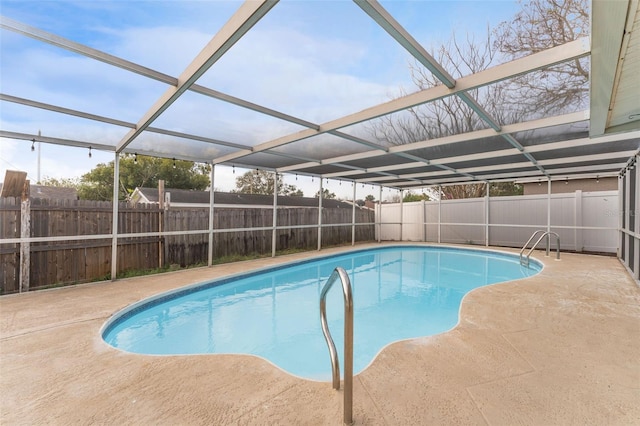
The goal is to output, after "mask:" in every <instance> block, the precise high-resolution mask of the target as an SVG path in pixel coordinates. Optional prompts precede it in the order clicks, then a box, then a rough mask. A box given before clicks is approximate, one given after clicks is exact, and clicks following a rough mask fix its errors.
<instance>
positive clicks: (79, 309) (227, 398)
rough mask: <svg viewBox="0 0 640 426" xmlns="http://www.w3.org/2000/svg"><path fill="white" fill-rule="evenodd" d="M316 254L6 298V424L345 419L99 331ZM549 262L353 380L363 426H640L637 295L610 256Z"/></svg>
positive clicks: (0, 358)
mask: <svg viewBox="0 0 640 426" xmlns="http://www.w3.org/2000/svg"><path fill="white" fill-rule="evenodd" d="M372 246H375V247H377V246H378V245H372ZM362 247H367V246H366V245H364V246H363V245H361V246H358V247H357V248H362ZM348 249H350V248H341V249H328V250H323V251H322V252H321V254H323V255H324V254H329V253H334V252H342V251H345V250H348ZM314 254H315V253H311V255H314ZM309 255H310V253H300V254H296V255H289V256H282V257H278V258H276V259H271V258H268V259H261V260H255V261H250V262H242V263H235V264H228V265H221V266H215V267H213V268H201V269H193V270H186V271H179V272H172V273H167V274H163V275H153V276H146V277H139V278H132V279H125V280H121V281H117V282H103V283H95V284H88V285H81V286H75V287H67V288H60V289H55V290H47V291H38V292H32V293H27V294H20V295H11V296H3V297H1V298H0V333H1V334H0V392H1V394H0V424H2V425H36V424H52V425H74V424H83V425H87V424H105V425H127V424H129V425H227V424H242V425H245V424H251V425H264V424H273V425H280V424H282V425H339V424H342V392H341V391H339V392H337V391H334V390H333V389H332V388H331V385H330V384H329V383H319V382H312V381H307V380H303V379H299V378H296V377H292V376H290V375H288V374H287V373H285V372H283V371H281V370H279V369H278V368H276V367H274V366H273V365H271V364H270V363H268V362H266V361H264V360H262V359H259V358H256V357H252V356H235V355H233V356H232V355H201V356H165V357H157V356H142V355H132V354H126V353H123V352H120V351H118V350H116V349H114V348H112V347H110V346H108V345H107V344H106V343H104V342H103V341H102V339H101V337H100V335H99V330H100V327H101V326H102V325H103V324H104V322H105V321H106V320H107V319H108V318H109V317H110V316H111V315H112V314H113V313H115V312H116V311H118V310H120V309H121V308H123V307H125V306H127V305H128V304H131V303H133V302H135V301H138V300H140V299H142V298H145V297H147V296H151V295H153V294H157V293H159V292H163V291H166V290H169V289H173V288H177V287H181V286H184V285H187V284H191V283H195V282H200V281H205V280H209V279H212V278H215V277H220V276H224V275H227V274H232V273H237V272H240V271H247V270H250V269H252V268H258V267H264V266H267V265H273V264H277V263H281V262H286V261H292V260H296V259H302V258H307V257H308V256H309ZM537 258H538V259H540V260H541V261H542V262H543V263H544V264H545V269H544V270H543V271H542V272H541V273H540V274H538V275H537V276H535V277H533V278H529V279H526V280H518V281H512V282H508V283H502V284H496V285H493V286H489V287H484V288H480V289H476V290H474V291H472V292H471V293H469V294H468V295H467V296H466V297H465V299H464V301H463V304H462V307H461V318H460V322H459V324H458V326H457V327H456V328H455V329H454V330H452V331H450V332H447V333H444V334H440V335H437V336H432V337H425V338H418V339H413V340H409V341H402V342H397V343H395V344H392V345H390V346H388V347H387V348H385V349H384V350H383V351H382V352H381V353H380V355H379V356H378V357H377V358H376V360H375V361H374V362H373V363H372V365H371V366H370V367H369V368H367V369H366V370H365V371H364V372H362V373H361V374H359V375H357V376H356V377H355V379H354V410H353V416H354V421H355V424H367V425H437V424H442V425H455V424H461V425H484V424H488V425H571V424H575V425H634V424H635V425H638V424H640V287H638V285H637V284H636V282H634V281H633V279H632V278H631V277H630V276H629V274H628V273H627V272H626V271H625V269H624V268H623V267H622V266H621V264H620V263H619V261H618V259H616V258H613V257H601V256H591V255H580V254H570V253H563V254H562V260H561V261H559V262H557V261H553V260H550V259H548V258H544V257H543V256H540V255H538V256H537ZM356 309H357V301H356Z"/></svg>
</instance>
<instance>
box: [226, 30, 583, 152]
mask: <svg viewBox="0 0 640 426" xmlns="http://www.w3.org/2000/svg"><path fill="white" fill-rule="evenodd" d="M588 54H589V42H588V39H586V38H584V39H579V40H575V41H572V42H569V43H566V44H563V45H561V46H557V47H553V48H551V49H548V50H545V51H542V52H538V53H534V54H533V55H529V56H526V57H524V58H520V59H516V60H514V61H511V62H508V63H505V64H501V65H497V66H495V67H492V68H488V69H486V70H484V71H481V72H479V73H476V74H471V75H469V76H466V77H462V78H460V79H458V80H457V81H456V86H455V88H453V89H449V88H448V87H446V86H445V85H441V86H435V87H431V88H429V89H425V90H421V91H419V92H416V93H412V94H409V95H406V96H402V97H400V98H397V99H394V100H392V101H389V102H386V103H383V104H380V105H376V106H373V107H371V108H367V109H365V110H363V111H360V112H357V113H355V114H350V115H347V116H344V117H342V118H338V119H335V120H332V121H328V122H326V123H324V124H321V125H320V130H317V131H316V130H313V129H306V130H303V131H300V132H296V133H292V134H289V135H286V136H282V137H279V138H277V139H273V140H271V141H268V142H264V143H261V144H259V145H256V146H255V147H253V149H252V150H251V151H249V152H245V151H241V152H236V153H232V154H228V155H224V156H222V157H220V158H218V159H216V160H215V161H216V163H226V162H229V161H232V160H234V159H236V158H240V157H243V156H245V155H248V154H251V153H255V152H261V151H264V150H267V149H272V148H276V147H279V146H283V145H286V144H289V143H291V142H295V141H299V140H302V139H307V138H310V137H312V136H315V135H318V134H321V133H326V132H329V131H332V130H337V129H340V128H343V127H347V126H351V125H353V124H357V123H360V122H363V121H367V120H371V119H373V118H377V117H380V116H383V115H387V114H391V113H394V112H398V111H401V110H404V109H407V108H411V107H414V106H417V105H420V104H424V103H427V102H431V101H435V100H437V99H442V98H445V97H447V96H453V95H455V94H456V93H458V92H465V91H469V90H472V89H476V88H479V87H482V86H486V85H488V84H492V83H496V82H498V81H502V80H505V79H508V78H511V77H515V76H518V75H520V74H525V73H528V72H531V71H536V70H539V69H541V68H546V67H548V66H550V65H555V64H557V63H560V62H565V61H568V60H571V59H576V58H581V57H584V56H587V55H588ZM491 132H492V133H491V134H492V135H495V131H494V130H493V129H491ZM389 152H391V148H390V149H389Z"/></svg>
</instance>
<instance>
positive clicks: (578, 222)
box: [573, 189, 584, 252]
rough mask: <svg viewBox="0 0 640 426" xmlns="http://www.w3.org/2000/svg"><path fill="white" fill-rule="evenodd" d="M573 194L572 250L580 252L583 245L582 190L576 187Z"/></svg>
mask: <svg viewBox="0 0 640 426" xmlns="http://www.w3.org/2000/svg"><path fill="white" fill-rule="evenodd" d="M574 195H575V198H574V203H575V204H574V210H573V212H574V218H573V226H574V228H573V240H574V241H573V244H574V250H575V251H577V252H581V251H582V248H583V246H584V244H583V241H582V191H581V190H579V189H578V190H577V191H576V192H575V193H574Z"/></svg>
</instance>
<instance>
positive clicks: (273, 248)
mask: <svg viewBox="0 0 640 426" xmlns="http://www.w3.org/2000/svg"><path fill="white" fill-rule="evenodd" d="M277 226H278V172H273V221H272V227H273V231H271V257H276V249H277V241H276V238H277V236H278V235H277V234H278V231H277V229H276V227H277Z"/></svg>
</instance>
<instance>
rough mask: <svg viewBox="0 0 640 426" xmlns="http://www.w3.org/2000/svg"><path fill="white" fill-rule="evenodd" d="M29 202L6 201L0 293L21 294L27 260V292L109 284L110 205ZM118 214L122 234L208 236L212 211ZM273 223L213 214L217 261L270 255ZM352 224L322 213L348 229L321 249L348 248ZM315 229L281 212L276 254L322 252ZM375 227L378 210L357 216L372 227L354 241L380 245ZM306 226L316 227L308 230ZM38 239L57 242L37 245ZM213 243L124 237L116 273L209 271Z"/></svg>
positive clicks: (332, 233)
mask: <svg viewBox="0 0 640 426" xmlns="http://www.w3.org/2000/svg"><path fill="white" fill-rule="evenodd" d="M29 203H30V206H29V208H28V211H27V213H25V211H24V206H22V209H21V200H20V199H19V198H0V286H1V288H0V293H2V294H6V293H13V292H17V291H19V289H20V274H21V270H20V267H21V265H20V263H21V258H22V259H23V260H24V259H25V258H26V259H27V260H28V263H27V265H24V266H23V267H26V268H28V270H27V271H26V272H25V271H24V270H23V274H25V273H26V274H28V276H29V280H28V286H25V287H27V288H31V289H37V288H43V287H49V286H54V285H65V284H72V283H81V282H90V281H96V280H103V279H108V278H109V276H110V273H111V244H112V238H111V235H110V234H111V228H112V214H113V208H112V205H111V203H110V202H96V201H86V200H72V201H71V200H47V199H31V200H29ZM118 208H119V212H118V234H119V235H122V234H125V235H126V234H138V233H152V232H158V231H159V230H160V229H162V230H163V231H166V232H172V231H173V232H181V231H182V232H185V231H198V230H201V231H205V232H208V229H209V211H208V209H203V208H197V209H190V208H180V209H177V208H172V209H171V210H161V209H159V208H158V207H157V206H155V205H144V204H137V205H129V204H127V203H120V205H119V207H118ZM21 210H22V212H21ZM25 214H27V215H28V216H25ZM24 218H26V221H25V224H28V223H30V229H28V230H27V232H28V234H24V232H25V231H24V230H23V235H24V236H25V237H31V238H32V241H30V242H28V243H26V244H24V243H23V246H22V249H23V253H22V256H21V244H20V242H11V243H7V242H4V241H3V240H8V239H18V238H20V236H21V227H22V225H23V219H24ZM272 221H273V210H272V209H270V208H250V209H243V208H215V209H214V232H215V233H214V239H213V241H214V244H213V256H214V258H218V257H223V256H234V255H249V254H256V253H257V254H267V253H270V252H271V249H272V243H271V238H272V235H273V233H272V229H271V227H272ZM351 221H352V211H351V209H323V210H322V223H323V224H324V225H326V224H336V223H342V224H346V225H342V226H335V227H329V226H323V228H322V233H323V235H322V244H323V245H335V244H344V243H346V242H350V241H351ZM317 222H318V209H317V208H278V210H277V226H278V228H279V229H278V230H277V232H276V249H277V250H285V249H314V248H316V247H317V241H318V240H317V239H318V231H317ZM373 222H374V212H373V211H369V210H360V209H356V223H369V224H370V225H360V226H356V241H369V240H373V239H374V236H375V231H374V225H373ZM161 225H162V226H161ZM305 225H306V226H311V227H307V228H303V227H302V226H305ZM240 228H256V229H248V230H240ZM265 228H268V229H265ZM225 230H231V231H225ZM93 236H104V238H99V237H98V238H94V237H93ZM64 237H68V238H64ZM36 238H43V239H45V238H54V240H53V241H52V240H49V241H38V240H35V241H33V239H36ZM82 238H84V239H82ZM208 242H209V235H208V233H203V234H180V235H168V236H163V237H160V236H144V237H138V236H122V237H118V250H117V255H118V259H117V271H118V273H121V272H124V271H127V270H143V269H153V268H158V267H162V266H163V265H170V264H177V265H180V266H181V267H186V266H191V265H198V264H206V263H207V261H208ZM25 245H26V248H27V255H25V252H24V249H25ZM23 263H24V262H23ZM27 288H25V289H23V290H26V289H27Z"/></svg>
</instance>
